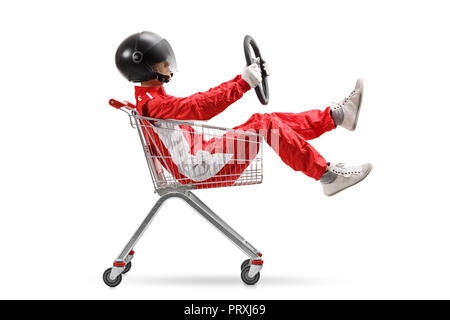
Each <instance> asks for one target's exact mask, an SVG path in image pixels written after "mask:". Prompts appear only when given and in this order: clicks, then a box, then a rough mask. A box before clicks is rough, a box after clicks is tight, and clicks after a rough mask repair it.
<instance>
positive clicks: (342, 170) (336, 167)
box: [321, 163, 372, 196]
mask: <svg viewBox="0 0 450 320" xmlns="http://www.w3.org/2000/svg"><path fill="white" fill-rule="evenodd" d="M370 170H372V165H371V164H370V163H364V164H362V165H360V166H354V167H350V166H346V165H345V164H343V163H338V164H332V163H331V164H330V165H329V166H328V170H327V172H326V173H325V174H324V176H325V175H328V176H327V177H326V179H321V182H322V186H323V192H324V193H325V195H327V196H332V195H335V194H336V193H338V192H340V191H342V190H344V189H347V188H348V187H351V186H353V185H355V184H357V183H358V182H360V181H362V180H364V178H365V177H367V175H368V174H369V173H370ZM322 180H323V181H322ZM330 181H331V182H330Z"/></svg>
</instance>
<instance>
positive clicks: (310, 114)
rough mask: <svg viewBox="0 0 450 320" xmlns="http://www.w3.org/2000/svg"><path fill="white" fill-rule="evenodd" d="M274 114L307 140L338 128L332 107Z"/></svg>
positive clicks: (273, 114)
mask: <svg viewBox="0 0 450 320" xmlns="http://www.w3.org/2000/svg"><path fill="white" fill-rule="evenodd" d="M271 115H272V116H274V117H276V118H278V119H279V120H280V121H281V122H282V123H284V124H285V125H287V126H289V127H290V128H291V129H292V130H294V131H295V132H296V133H298V134H299V135H301V136H302V137H303V138H304V139H306V140H311V139H315V138H317V137H319V136H321V135H322V134H324V133H325V132H327V131H330V130H333V129H335V128H336V125H335V123H334V121H333V119H332V117H331V108H330V107H328V108H326V109H325V110H323V111H322V110H309V111H304V112H299V113H291V112H274V113H272V114H271Z"/></svg>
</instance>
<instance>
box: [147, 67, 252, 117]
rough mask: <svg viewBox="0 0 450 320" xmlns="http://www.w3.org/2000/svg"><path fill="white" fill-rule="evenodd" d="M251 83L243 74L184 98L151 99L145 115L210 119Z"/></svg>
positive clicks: (239, 96)
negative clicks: (243, 77)
mask: <svg viewBox="0 0 450 320" xmlns="http://www.w3.org/2000/svg"><path fill="white" fill-rule="evenodd" d="M248 90H250V86H249V84H248V83H247V82H246V81H245V80H244V79H242V77H241V75H238V76H236V77H235V78H234V79H232V80H230V81H227V82H224V83H222V84H221V85H219V86H217V87H214V88H211V89H209V90H208V91H205V92H198V93H195V94H193V95H191V96H188V97H184V98H177V97H172V96H167V97H165V98H163V99H155V100H149V101H148V102H147V104H146V105H145V106H144V107H143V113H144V116H147V117H151V118H157V119H176V120H209V119H211V118H212V117H214V116H216V115H218V114H219V113H221V112H222V111H224V110H225V109H226V108H227V107H228V106H229V105H231V104H232V103H233V102H235V101H237V100H239V99H240V98H241V97H242V96H243V95H244V93H245V92H246V91H248Z"/></svg>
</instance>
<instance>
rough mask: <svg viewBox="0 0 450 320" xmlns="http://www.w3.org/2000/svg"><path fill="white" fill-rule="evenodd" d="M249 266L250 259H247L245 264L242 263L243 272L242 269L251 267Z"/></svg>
mask: <svg viewBox="0 0 450 320" xmlns="http://www.w3.org/2000/svg"><path fill="white" fill-rule="evenodd" d="M249 265H250V259H247V260H245V261H244V262H242V264H241V271H242V269H244V268H245V267H246V266H249Z"/></svg>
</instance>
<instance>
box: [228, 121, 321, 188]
mask: <svg viewBox="0 0 450 320" xmlns="http://www.w3.org/2000/svg"><path fill="white" fill-rule="evenodd" d="M298 117H299V116H293V117H292V119H293V120H292V121H291V122H292V124H294V123H295V118H298ZM234 129H237V130H244V131H248V130H254V131H255V132H258V133H260V134H262V135H263V136H264V138H265V139H266V141H267V143H268V144H269V145H270V146H271V147H272V148H273V149H274V150H275V152H276V153H277V154H278V155H279V156H280V158H281V159H282V160H283V162H284V163H286V164H287V165H288V166H290V167H291V168H292V169H294V170H295V171H301V172H303V173H304V174H306V175H307V176H309V177H311V178H313V179H315V180H319V179H320V177H321V176H322V175H323V174H324V172H325V171H326V170H327V162H326V160H325V159H324V158H323V157H322V156H321V155H320V154H319V152H317V150H316V149H314V148H313V146H311V145H310V144H309V143H308V142H307V141H306V139H305V138H303V137H302V136H301V135H300V134H299V133H297V132H296V131H295V130H294V129H292V128H291V127H290V126H289V125H287V124H286V123H284V122H283V121H282V120H281V119H280V117H278V116H277V115H275V114H273V113H270V114H269V113H265V114H260V113H255V114H254V115H252V116H251V117H250V119H249V120H248V121H247V122H245V123H244V124H242V125H239V126H237V127H235V128H234ZM316 132H317V131H316ZM310 136H312V133H311V134H310Z"/></svg>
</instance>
